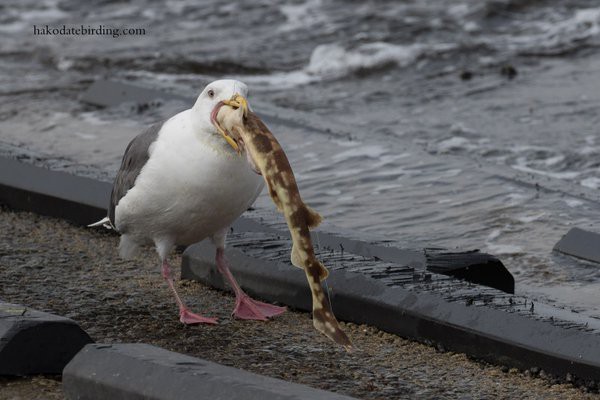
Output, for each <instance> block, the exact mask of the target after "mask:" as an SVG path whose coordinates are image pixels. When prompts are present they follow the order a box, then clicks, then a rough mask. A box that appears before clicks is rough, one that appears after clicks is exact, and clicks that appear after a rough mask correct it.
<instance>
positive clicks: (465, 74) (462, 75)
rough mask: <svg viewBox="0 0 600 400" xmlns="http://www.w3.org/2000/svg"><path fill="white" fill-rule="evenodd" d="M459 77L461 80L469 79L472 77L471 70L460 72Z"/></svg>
mask: <svg viewBox="0 0 600 400" xmlns="http://www.w3.org/2000/svg"><path fill="white" fill-rule="evenodd" d="M460 79H462V80H463V81H470V80H471V79H473V73H472V72H471V71H463V72H461V73H460Z"/></svg>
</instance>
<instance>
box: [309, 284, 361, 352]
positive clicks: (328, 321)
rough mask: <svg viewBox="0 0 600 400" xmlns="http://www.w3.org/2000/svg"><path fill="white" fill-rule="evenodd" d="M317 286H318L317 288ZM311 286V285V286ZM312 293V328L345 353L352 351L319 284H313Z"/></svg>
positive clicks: (350, 344) (349, 342)
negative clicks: (337, 345)
mask: <svg viewBox="0 0 600 400" xmlns="http://www.w3.org/2000/svg"><path fill="white" fill-rule="evenodd" d="M317 285H318V286H317ZM311 286H313V285H311ZM312 292H313V326H314V327H315V329H316V330H318V331H319V332H321V333H322V334H324V335H325V336H327V337H328V338H330V339H331V340H333V341H334V342H336V343H337V344H339V345H341V346H344V348H345V349H346V351H348V352H351V351H352V348H353V346H352V342H351V341H350V339H349V338H348V336H347V335H346V333H345V332H344V331H343V330H342V327H341V326H340V324H339V322H338V321H337V319H336V318H335V315H333V311H332V309H331V304H330V303H329V301H328V300H327V298H326V297H325V293H323V289H322V287H321V284H320V283H319V284H317V283H316V282H315V283H314V287H312Z"/></svg>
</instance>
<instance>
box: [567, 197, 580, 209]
mask: <svg viewBox="0 0 600 400" xmlns="http://www.w3.org/2000/svg"><path fill="white" fill-rule="evenodd" d="M564 202H565V203H566V204H567V205H568V206H569V207H572V208H577V207H580V206H582V205H583V201H581V200H578V199H564Z"/></svg>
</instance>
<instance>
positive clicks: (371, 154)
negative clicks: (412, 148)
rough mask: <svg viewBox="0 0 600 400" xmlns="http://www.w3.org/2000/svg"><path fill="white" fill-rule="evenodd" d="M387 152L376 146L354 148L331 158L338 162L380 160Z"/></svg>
mask: <svg viewBox="0 0 600 400" xmlns="http://www.w3.org/2000/svg"><path fill="white" fill-rule="evenodd" d="M386 152H387V149H386V148H384V147H383V146H379V145H376V144H372V145H365V146H360V147H353V148H351V149H349V150H346V151H343V152H341V153H338V154H335V155H333V156H332V157H331V158H332V159H333V160H336V161H341V160H348V159H350V158H355V157H367V158H380V157H381V156H382V155H383V154H385V153H386Z"/></svg>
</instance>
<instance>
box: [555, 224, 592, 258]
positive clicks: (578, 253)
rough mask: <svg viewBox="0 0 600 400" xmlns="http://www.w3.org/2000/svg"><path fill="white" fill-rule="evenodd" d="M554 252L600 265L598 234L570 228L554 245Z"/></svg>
mask: <svg viewBox="0 0 600 400" xmlns="http://www.w3.org/2000/svg"><path fill="white" fill-rule="evenodd" d="M553 250H554V251H558V252H560V253H564V254H568V255H570V256H573V257H577V258H581V259H583V260H588V261H593V262H597V263H600V234H598V233H595V232H588V231H584V230H583V229H580V228H571V230H569V232H567V234H566V235H565V236H563V237H562V239H560V240H559V241H558V243H556V245H554V249H553Z"/></svg>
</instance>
